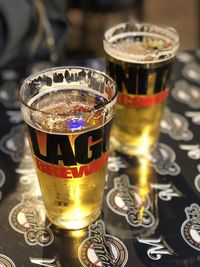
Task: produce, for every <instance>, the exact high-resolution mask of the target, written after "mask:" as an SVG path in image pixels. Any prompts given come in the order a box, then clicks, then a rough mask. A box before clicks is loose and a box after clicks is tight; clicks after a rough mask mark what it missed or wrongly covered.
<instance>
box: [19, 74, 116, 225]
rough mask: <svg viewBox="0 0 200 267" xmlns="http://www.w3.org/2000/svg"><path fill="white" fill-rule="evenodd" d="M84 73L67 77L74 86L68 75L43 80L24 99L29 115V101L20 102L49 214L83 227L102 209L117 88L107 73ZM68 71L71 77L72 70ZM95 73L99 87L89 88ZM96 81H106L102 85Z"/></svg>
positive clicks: (52, 218)
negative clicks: (49, 81)
mask: <svg viewBox="0 0 200 267" xmlns="http://www.w3.org/2000/svg"><path fill="white" fill-rule="evenodd" d="M58 71H59V69H58ZM60 73H63V70H62V69H61V70H60ZM85 73H86V74H87V75H88V76H87V79H85V78H84V79H82V75H83V74H81V75H80V70H79V69H78V70H77V69H76V74H77V77H78V78H77V80H78V81H79V82H80V81H81V82H80V83H79V82H71V83H72V84H73V87H72V86H71V83H69V84H68V80H67V78H66V77H65V80H66V84H65V83H64V86H63V82H62V83H61V84H60V85H59V84H56V83H54V84H51V86H49V87H50V88H48V87H47V85H45V86H43V88H42V89H40V92H39V93H38V94H36V95H35V94H33V97H31V98H30V99H29V100H28V104H27V106H28V107H29V109H30V110H32V114H31V116H29V115H30V114H28V117H27V114H26V108H27V107H26V106H23V105H22V112H23V115H24V118H25V121H26V130H27V135H28V139H29V143H30V147H31V151H32V154H33V159H34V162H35V168H36V172H37V176H38V180H39V184H40V188H41V193H42V197H43V201H44V205H45V208H46V211H47V216H48V218H49V220H50V221H51V222H52V223H54V224H55V225H57V226H59V227H61V228H67V229H80V228H83V227H86V226H88V225H89V224H91V223H92V222H94V220H96V219H97V218H98V217H99V215H100V213H101V205H102V200H103V192H104V184H105V179H106V174H107V160H108V148H109V136H110V128H111V122H112V117H113V105H114V99H116V89H115V87H114V84H111V83H112V82H111V81H112V80H109V78H108V76H103V74H99V73H98V72H97V73H95V75H94V71H91V70H88V69H86V72H85ZM89 73H90V76H89ZM70 74H71V77H73V75H74V70H73V71H72V70H71V71H70ZM78 74H79V75H78ZM97 74H98V75H99V77H98V81H97V84H98V90H92V89H91V87H90V84H88V80H89V79H90V80H91V77H93V78H94V80H93V87H94V88H95V86H96V85H97V84H96V85H95V83H94V82H95V81H96V80H95V79H96V78H97ZM52 75H53V71H52V73H51V72H50V74H49V76H50V77H51V76H52ZM105 77H106V78H105ZM43 78H45V77H44V76H43ZM100 78H101V80H100ZM45 79H46V78H45ZM103 79H104V80H103ZM32 80H33V78H32ZM105 80H106V81H107V80H108V82H106V81H105ZM84 81H87V83H86V85H87V86H88V87H86V86H85V85H84ZM37 82H38V81H37ZM43 82H44V80H43ZM98 82H101V83H104V86H102V87H101V91H100V87H99V83H98ZM33 84H34V83H33V82H31V83H30V84H29V89H30V88H31V86H33ZM30 85H31V86H30ZM77 85H81V86H77ZM65 87H66V88H65ZM105 107H106V108H107V107H108V109H106V108H105Z"/></svg>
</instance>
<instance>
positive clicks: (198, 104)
mask: <svg viewBox="0 0 200 267" xmlns="http://www.w3.org/2000/svg"><path fill="white" fill-rule="evenodd" d="M171 94H172V96H173V97H174V98H175V99H176V100H177V101H179V102H181V103H184V104H187V105H188V106H189V107H191V108H193V109H195V108H200V90H199V87H197V86H194V85H190V84H189V83H188V82H186V81H184V80H179V81H178V82H176V83H175V86H174V88H173V89H172V92H171Z"/></svg>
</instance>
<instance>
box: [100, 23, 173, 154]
mask: <svg viewBox="0 0 200 267" xmlns="http://www.w3.org/2000/svg"><path fill="white" fill-rule="evenodd" d="M177 48H178V35H177V33H176V31H175V30H174V29H171V28H167V27H166V28H164V27H163V28H162V27H158V26H155V25H151V24H139V23H136V24H135V23H122V24H119V25H116V26H114V27H113V28H111V29H109V30H108V31H107V32H106V33H105V40H104V49H105V51H106V66H107V73H108V74H109V75H110V76H111V77H112V78H113V79H114V80H115V81H116V82H117V85H118V89H119V95H118V102H117V105H116V114H115V119H114V125H113V128H112V133H111V143H112V145H113V147H114V148H115V149H116V150H119V151H121V152H123V153H125V154H130V155H144V154H146V153H149V152H151V150H153V149H154V148H155V145H156V143H157V140H158V138H159V134H160V121H161V118H162V115H163V109H164V105H165V102H166V100H167V96H168V94H169V89H168V88H167V82H168V80H169V77H170V72H171V67H172V62H173V59H174V56H175V53H176V51H177Z"/></svg>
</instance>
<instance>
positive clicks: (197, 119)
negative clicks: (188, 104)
mask: <svg viewBox="0 0 200 267" xmlns="http://www.w3.org/2000/svg"><path fill="white" fill-rule="evenodd" d="M185 116H186V117H188V118H191V119H192V122H193V123H194V124H196V125H200V112H199V111H186V112H185Z"/></svg>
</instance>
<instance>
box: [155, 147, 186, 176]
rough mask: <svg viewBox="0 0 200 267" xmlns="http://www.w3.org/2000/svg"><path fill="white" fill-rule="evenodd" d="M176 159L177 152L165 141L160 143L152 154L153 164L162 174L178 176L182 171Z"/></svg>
mask: <svg viewBox="0 0 200 267" xmlns="http://www.w3.org/2000/svg"><path fill="white" fill-rule="evenodd" d="M175 159H176V154H175V152H174V151H173V149H172V148H171V147H169V146H168V145H166V144H163V143H158V145H157V147H156V149H155V151H154V152H153V153H152V154H151V155H150V161H151V164H152V165H153V167H154V169H155V170H156V172H157V173H159V174H161V175H172V176H176V175H178V174H179V173H180V171H181V170H180V167H179V165H178V164H177V163H176V162H175Z"/></svg>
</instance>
